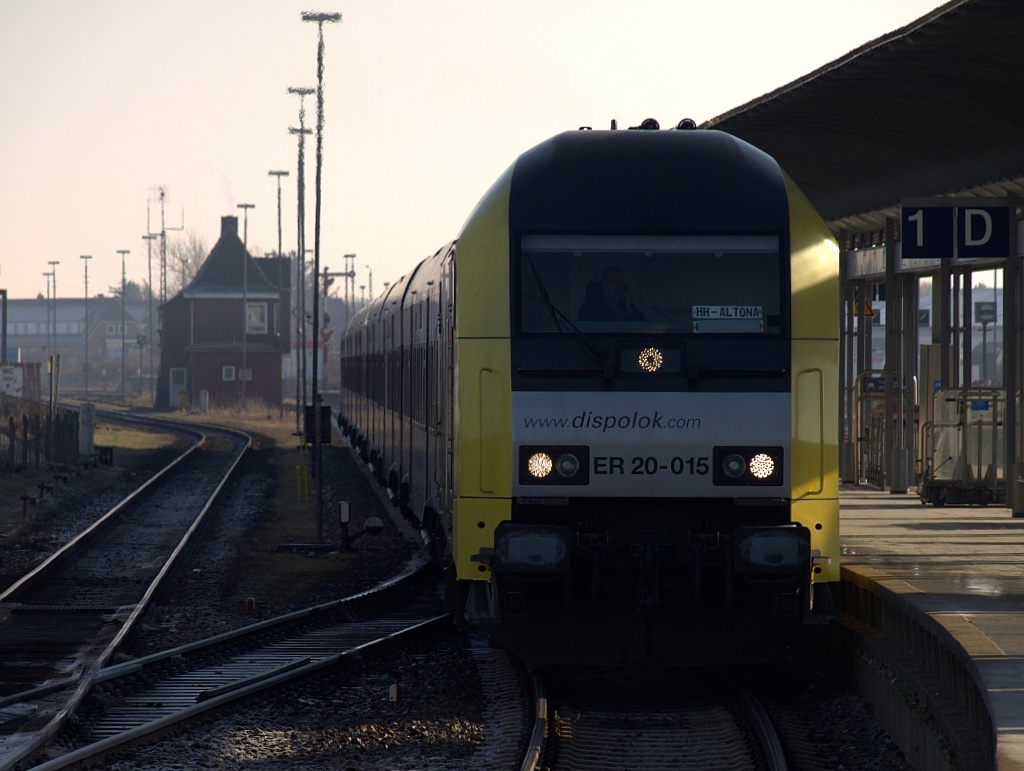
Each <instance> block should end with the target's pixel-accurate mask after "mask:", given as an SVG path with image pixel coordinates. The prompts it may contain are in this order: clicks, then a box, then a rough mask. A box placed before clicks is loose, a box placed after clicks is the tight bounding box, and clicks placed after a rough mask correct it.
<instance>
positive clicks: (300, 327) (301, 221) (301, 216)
mask: <svg viewBox="0 0 1024 771" xmlns="http://www.w3.org/2000/svg"><path fill="white" fill-rule="evenodd" d="M315 92H316V89H313V88H295V87H289V89H288V93H289V94H294V95H296V96H297V97H299V127H298V128H292V127H289V128H288V132H289V133H291V134H295V135H297V136H298V138H299V142H298V145H299V166H298V175H297V177H296V188H297V190H296V192H297V194H298V204H297V209H296V215H297V218H298V239H297V241H298V245H297V249H296V265H295V276H296V281H295V314H294V315H295V318H296V321H297V322H298V323H297V324H296V325H295V348H296V356H295V365H296V370H297V372H296V374H295V430H296V431H302V426H301V425H300V419H301V416H302V415H304V414H305V410H306V135H307V134H312V133H313V132H312V131H311V130H309V129H308V128H306V97H307V96H309V95H310V94H313V93H315Z"/></svg>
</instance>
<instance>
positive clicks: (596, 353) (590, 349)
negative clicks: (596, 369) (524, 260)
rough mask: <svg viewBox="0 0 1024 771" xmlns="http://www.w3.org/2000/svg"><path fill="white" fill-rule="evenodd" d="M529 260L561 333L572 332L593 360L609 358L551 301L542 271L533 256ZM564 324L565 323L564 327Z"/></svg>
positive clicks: (541, 293)
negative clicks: (541, 276) (534, 262)
mask: <svg viewBox="0 0 1024 771" xmlns="http://www.w3.org/2000/svg"><path fill="white" fill-rule="evenodd" d="M528 262H529V263H530V270H531V271H532V272H533V279H534V281H536V282H537V289H538V290H540V296H541V299H542V300H543V301H544V307H545V308H547V311H548V314H549V315H550V316H551V319H552V321H554V322H555V327H556V328H557V329H558V331H559V333H561V334H565V332H566V331H569V332H572V334H573V336H574V337H575V338H576V340H577V341H578V342H579V344H580V348H582V349H583V352H584V353H585V354H586V355H587V357H588V358H590V359H591V360H592V361H597V362H602V363H603V362H604V361H605V359H606V358H607V354H606V353H605V352H604V351H602V350H601V349H600V348H598V347H597V346H595V345H594V343H593V342H591V340H590V339H589V338H588V337H587V336H586V335H585V334H584V333H583V331H582V330H581V329H580V328H579V327H577V326H576V325H575V324H573V323H572V321H571V320H570V319H569V317H568V316H566V315H565V314H564V313H562V311H560V310H559V309H558V308H557V307H555V304H554V303H553V302H551V298H550V297H549V296H548V290H547V288H546V287H545V286H544V282H543V281H541V280H540V273H539V272H538V271H537V266H536V265H534V264H533V257H530V258H529V260H528ZM563 324H564V325H565V327H564V328H563V326H562V325H563Z"/></svg>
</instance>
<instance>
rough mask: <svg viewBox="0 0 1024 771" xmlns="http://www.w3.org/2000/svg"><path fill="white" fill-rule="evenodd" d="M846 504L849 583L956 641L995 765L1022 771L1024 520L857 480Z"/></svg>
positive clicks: (843, 538)
mask: <svg viewBox="0 0 1024 771" xmlns="http://www.w3.org/2000/svg"><path fill="white" fill-rule="evenodd" d="M840 510H841V516H842V523H841V526H840V544H841V560H842V568H843V574H844V575H843V578H844V581H847V580H850V579H854V578H855V577H857V578H856V580H857V581H869V582H873V583H874V584H877V585H878V586H881V587H884V589H885V591H886V593H887V594H888V596H891V597H895V598H897V599H898V601H899V602H900V603H905V604H907V605H909V606H910V607H911V608H912V609H913V610H914V612H915V614H916V615H917V617H918V618H919V619H921V620H927V619H930V620H931V621H934V622H935V624H937V625H938V626H939V627H941V629H942V630H945V631H946V632H948V636H949V637H950V638H952V639H954V640H956V642H957V643H958V644H959V646H960V647H961V648H962V653H959V657H960V659H961V660H962V661H964V662H965V666H966V667H967V668H968V669H969V670H972V672H971V675H972V678H973V679H974V681H975V683H976V684H977V685H978V687H979V689H980V690H981V691H982V698H983V699H984V701H985V704H986V706H987V708H988V712H989V715H990V716H991V720H992V726H993V732H994V734H995V760H996V766H995V767H996V768H997V769H999V771H1011V770H1012V771H1024V519H1022V518H1015V517H1013V516H1012V512H1011V511H1010V509H1009V508H1004V507H998V506H988V507H981V506H946V507H941V508H940V507H934V506H931V505H923V504H922V503H921V501H920V498H918V496H917V495H916V494H915V493H913V492H911V493H908V494H895V495H894V494H891V493H889V492H886V491H880V490H877V489H874V488H868V487H863V486H852V485H844V486H843V487H842V489H841V491H840Z"/></svg>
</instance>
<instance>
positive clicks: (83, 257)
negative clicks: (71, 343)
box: [79, 254, 92, 401]
mask: <svg viewBox="0 0 1024 771" xmlns="http://www.w3.org/2000/svg"><path fill="white" fill-rule="evenodd" d="M79 259H81V260H82V265H84V266H85V366H84V374H85V400H86V401H89V260H91V259H92V255H91V254H83V255H80V256H79Z"/></svg>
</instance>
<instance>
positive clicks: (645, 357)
mask: <svg viewBox="0 0 1024 771" xmlns="http://www.w3.org/2000/svg"><path fill="white" fill-rule="evenodd" d="M664 363H665V356H664V354H663V353H662V352H661V351H659V350H658V349H657V348H644V349H643V350H642V351H640V354H639V355H638V356H637V359H636V365H637V366H638V367H639V368H640V369H641V370H643V371H644V372H657V371H658V370H659V369H661V365H662V364H664Z"/></svg>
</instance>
